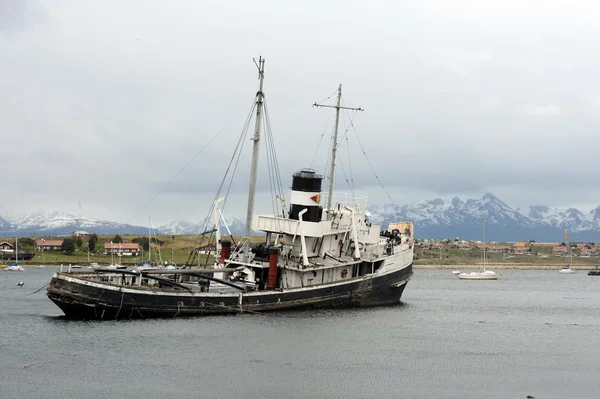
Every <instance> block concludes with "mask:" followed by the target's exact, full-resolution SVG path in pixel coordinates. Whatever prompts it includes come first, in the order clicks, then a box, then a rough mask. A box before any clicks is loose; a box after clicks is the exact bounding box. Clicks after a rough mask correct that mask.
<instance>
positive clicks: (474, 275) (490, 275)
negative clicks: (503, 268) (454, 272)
mask: <svg viewBox="0 0 600 399" xmlns="http://www.w3.org/2000/svg"><path fill="white" fill-rule="evenodd" d="M498 277H500V276H499V275H498V274H497V273H496V272H493V271H491V270H484V271H480V272H471V273H459V274H458V278H459V279H461V280H498Z"/></svg>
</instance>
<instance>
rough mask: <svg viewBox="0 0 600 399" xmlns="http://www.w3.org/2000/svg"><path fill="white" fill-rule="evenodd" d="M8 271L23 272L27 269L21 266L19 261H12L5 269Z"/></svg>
mask: <svg viewBox="0 0 600 399" xmlns="http://www.w3.org/2000/svg"><path fill="white" fill-rule="evenodd" d="M4 270H6V271H8V272H23V271H25V269H24V268H23V266H19V264H18V263H11V264H9V265H8V267H7V268H6V269H4Z"/></svg>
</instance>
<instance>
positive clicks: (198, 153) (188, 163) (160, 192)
mask: <svg viewBox="0 0 600 399" xmlns="http://www.w3.org/2000/svg"><path fill="white" fill-rule="evenodd" d="M230 124H231V122H230V123H228V124H227V125H225V126H224V127H223V128H222V129H221V130H219V131H218V132H217V134H215V135H214V136H213V137H212V138H211V139H210V140H209V141H208V143H206V144H205V145H204V147H202V148H201V149H200V151H198V152H197V153H196V155H194V156H193V157H192V159H190V160H189V161H188V162H187V163H186V164H185V165H184V166H183V167H182V168H181V169H179V171H178V172H177V173H175V175H173V177H172V178H171V179H170V180H169V181H168V183H171V182H172V181H174V180H175V179H176V178H177V176H179V175H180V174H181V172H183V171H184V170H185V169H186V168H187V167H188V166H190V165H191V163H192V162H194V160H195V159H196V158H198V157H199V156H200V154H201V153H202V152H203V151H204V150H205V149H206V148H207V147H208V146H209V145H210V144H211V143H212V142H213V141H215V140H216V139H217V137H219V135H220V134H221V133H222V132H223V131H224V130H225V129H226V128H227V127H228V126H229V125H230ZM163 191H164V190H162V191H158V192H157V193H155V194H154V196H153V197H152V198H150V200H148V201H147V202H146V203H145V204H144V205H143V206H142V207H141V208H140V209H139V210H138V214H139V213H141V212H142V211H143V210H144V209H146V207H148V206H149V205H150V204H151V203H152V202H153V201H154V200H155V199H156V197H158V196H159V195H160V194H162V193H163ZM136 217H137V215H136V216H134V217H133V218H132V219H131V221H130V222H129V224H132V223H133V222H134V221H135V218H136Z"/></svg>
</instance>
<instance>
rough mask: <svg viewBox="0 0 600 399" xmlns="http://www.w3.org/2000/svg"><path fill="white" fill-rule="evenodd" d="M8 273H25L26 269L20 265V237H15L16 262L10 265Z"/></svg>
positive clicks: (7, 269)
mask: <svg viewBox="0 0 600 399" xmlns="http://www.w3.org/2000/svg"><path fill="white" fill-rule="evenodd" d="M4 270H6V271H8V272H23V271H25V269H24V268H23V266H20V265H19V237H15V261H14V263H10V264H9V265H8V266H7V267H6V269H4Z"/></svg>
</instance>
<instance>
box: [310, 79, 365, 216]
mask: <svg viewBox="0 0 600 399" xmlns="http://www.w3.org/2000/svg"><path fill="white" fill-rule="evenodd" d="M341 101H342V85H341V84H340V86H339V87H338V96H337V105H325V104H318V103H314V104H313V107H321V108H335V129H334V131H333V144H332V146H331V147H332V148H331V166H330V167H329V191H328V195H327V208H325V209H326V210H327V211H329V210H331V197H332V195H333V178H334V173H335V157H336V151H337V138H338V127H339V124H340V109H349V110H352V111H364V109H362V108H360V107H358V108H352V107H342V106H341V105H340V103H341Z"/></svg>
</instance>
